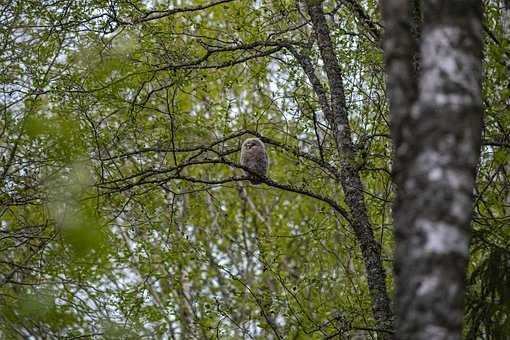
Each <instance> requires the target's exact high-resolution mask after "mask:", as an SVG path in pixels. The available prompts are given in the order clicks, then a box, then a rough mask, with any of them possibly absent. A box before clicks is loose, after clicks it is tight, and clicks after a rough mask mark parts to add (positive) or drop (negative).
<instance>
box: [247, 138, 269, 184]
mask: <svg viewBox="0 0 510 340" xmlns="http://www.w3.org/2000/svg"><path fill="white" fill-rule="evenodd" d="M268 163H269V160H268V158H267V153H266V148H265V147H264V143H262V141H261V140H260V139H258V138H248V139H247V140H245V141H244V143H243V145H242V146H241V165H242V166H245V167H247V168H248V169H250V170H251V171H253V172H254V173H257V174H259V175H261V176H266V173H267V166H268ZM246 176H248V177H251V178H250V182H251V183H252V184H260V183H262V181H261V180H259V179H257V178H255V176H253V175H251V174H250V173H246Z"/></svg>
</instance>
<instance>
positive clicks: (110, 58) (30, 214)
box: [0, 0, 510, 339]
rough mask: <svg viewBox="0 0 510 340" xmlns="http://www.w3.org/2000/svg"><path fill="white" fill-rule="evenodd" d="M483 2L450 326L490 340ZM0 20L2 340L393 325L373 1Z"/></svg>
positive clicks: (499, 324) (358, 330) (387, 144)
mask: <svg viewBox="0 0 510 340" xmlns="http://www.w3.org/2000/svg"><path fill="white" fill-rule="evenodd" d="M410 3H413V4H414V3H418V1H410ZM415 14H416V15H417V17H418V19H417V20H418V22H420V21H421V20H425V21H426V20H427V15H425V16H423V15H422V14H421V13H420V12H419V11H418V12H416V13H415ZM483 15H484V19H483V33H484V34H483V56H482V62H483V82H482V84H483V86H482V91H483V96H482V101H481V102H482V103H483V131H482V145H481V156H480V159H479V162H478V167H477V176H476V184H475V188H474V192H473V198H474V207H473V212H472V214H471V213H470V211H465V210H466V209H464V211H463V212H464V213H465V214H467V215H468V216H471V217H472V221H471V228H470V230H471V232H470V234H471V242H470V246H469V252H470V257H469V263H468V273H467V278H466V280H467V281H466V284H467V287H466V294H465V313H464V314H465V325H464V335H465V336H466V337H467V338H469V339H475V338H477V339H478V338H480V339H503V338H505V337H507V336H508V335H509V334H510V290H509V289H508V287H510V274H509V273H510V250H509V249H510V247H509V246H510V228H509V225H510V180H509V178H510V175H509V173H510V156H509V147H510V82H509V79H510V47H509V46H510V4H509V3H508V1H503V0H494V1H493V0H490V1H484V2H483ZM429 17H431V16H430V14H429ZM0 23H1V24H0V37H1V38H0V68H1V72H0V98H1V99H0V108H1V109H0V115H1V119H0V121H1V123H0V141H1V143H0V148H1V149H0V150H1V151H0V154H1V159H0V180H1V187H0V188H1V191H0V209H1V210H0V228H1V229H0V273H1V275H0V319H1V320H2V322H1V326H0V334H2V337H5V338H7V339H10V338H60V337H62V338H70V339H71V338H80V337H83V338H87V337H89V338H108V339H109V338H111V339H115V338H122V339H129V338H133V339H135V338H136V339H138V338H171V339H194V338H198V339H229V338H232V339H238V338H247V339H252V338H259V339H265V338H275V339H287V338H288V339H333V338H355V337H360V338H372V339H385V338H390V337H391V336H392V334H393V332H394V330H393V326H392V321H393V315H392V313H393V311H392V310H393V307H392V302H391V301H393V297H394V294H395V289H394V287H395V284H394V274H393V266H394V262H395V256H396V254H395V252H394V250H395V236H394V230H395V222H394V218H393V216H392V207H393V204H394V201H395V193H396V187H397V185H396V184H398V180H397V181H395V180H394V175H395V174H394V164H395V163H394V157H393V147H394V146H395V144H394V141H392V135H391V129H390V125H391V124H390V121H391V117H390V116H391V115H390V107H389V104H388V98H390V93H389V92H390V90H391V89H390V88H389V86H388V74H387V72H386V71H385V59H384V57H385V53H386V51H384V48H385V46H387V45H385V44H383V35H384V31H385V29H387V27H385V24H384V23H383V20H382V19H381V11H380V8H379V7H378V2H377V1H374V0H361V1H355V0H345V1H325V2H322V1H313V0H308V1H287V0H278V1H258V0H257V1H248V0H209V1H198V0H193V1H170V0H161V1H160V0H155V1H138V0H115V1H103V0H88V1H84V0H80V1H71V0H53V1H46V0H44V1H38V0H29V1H25V0H7V1H6V2H5V3H4V4H1V5H0ZM409 30H410V32H412V36H413V37H414V38H415V39H417V40H419V39H420V34H425V32H419V31H418V30H413V27H409ZM415 62H416V63H420V61H419V60H415ZM418 69H419V67H418ZM460 85H462V84H460ZM460 85H459V86H460ZM249 137H258V138H259V139H260V140H262V141H263V142H264V144H265V146H266V150H267V151H268V155H269V163H270V165H269V173H268V176H267V177H263V178H261V180H262V182H263V184H261V185H258V186H253V185H250V184H249V182H248V181H246V179H247V178H246V175H245V174H244V172H243V170H246V169H243V166H241V165H240V162H239V157H240V154H239V152H240V148H241V144H242V142H243V141H244V140H245V139H246V138H249ZM417 143H420V141H419V140H418V141H417ZM438 199H440V198H438ZM423 204H426V203H423Z"/></svg>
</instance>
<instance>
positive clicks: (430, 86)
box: [381, 0, 482, 340]
mask: <svg viewBox="0 0 510 340" xmlns="http://www.w3.org/2000/svg"><path fill="white" fill-rule="evenodd" d="M422 6H423V8H422V13H423V24H422V27H421V41H420V72H419V73H417V72H416V70H415V65H413V58H412V56H413V54H414V52H415V50H414V46H415V41H414V40H413V37H412V34H411V32H410V30H409V28H410V27H412V24H413V19H412V14H411V13H412V9H411V8H410V1H407V0H383V1H382V2H381V7H382V12H383V20H384V24H385V42H384V53H385V61H386V70H387V74H388V91H389V94H390V111H391V124H392V138H393V142H394V151H395V160H394V173H395V182H396V185H397V198H396V201H395V205H394V220H395V229H396V230H395V237H396V253H395V278H396V301H395V302H396V318H397V334H396V338H398V339H417V340H419V339H427V340H429V339H460V338H461V336H462V323H463V315H464V305H463V298H464V291H465V284H464V280H465V273H466V265H467V260H468V245H469V231H470V219H471V210H472V202H473V197H472V196H473V188H474V184H475V172H476V165H477V162H478V158H479V149H480V138H481V130H482V126H481V120H482V105H481V43H482V42H481V27H482V25H481V19H482V8H481V1H478V0H464V1H437V0H425V1H422Z"/></svg>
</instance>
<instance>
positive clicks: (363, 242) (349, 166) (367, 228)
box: [301, 0, 393, 339]
mask: <svg viewBox="0 0 510 340" xmlns="http://www.w3.org/2000/svg"><path fill="white" fill-rule="evenodd" d="M307 7H308V14H309V15H310V18H311V20H312V24H313V29H314V31H315V34H316V38H317V43H318V45H319V51H320V55H321V58H322V60H323V62H324V70H325V71H326V74H327V78H328V81H329V85H330V90H331V99H330V103H331V104H330V106H328V105H329V104H328V103H327V101H326V100H325V99H323V98H324V91H322V88H321V85H320V84H319V82H318V80H317V79H316V77H315V76H314V74H313V69H310V65H309V64H306V63H303V62H301V64H302V66H303V68H304V69H305V73H307V75H308V77H309V78H310V81H311V82H312V84H313V83H315V84H316V86H314V89H315V90H316V91H315V92H317V95H318V97H319V99H321V97H322V100H320V102H321V105H322V106H323V107H322V109H323V112H324V113H325V115H326V119H327V121H328V123H329V125H330V127H331V129H332V131H333V134H334V137H335V142H336V145H337V149H338V153H339V156H340V159H341V167H342V170H341V175H340V183H341V185H342V189H343V191H344V195H345V200H346V203H347V205H348V207H349V209H350V213H351V216H352V218H351V223H352V228H353V230H354V233H355V235H356V238H357V240H358V243H359V246H360V248H361V252H362V256H363V261H364V264H365V270H366V274H367V281H368V288H369V290H370V295H371V298H372V312H373V315H374V319H375V320H376V322H377V327H378V328H379V329H383V330H387V331H391V330H392V328H393V327H392V324H393V323H392V320H393V316H392V311H391V305H390V299H389V298H388V293H387V288H386V272H385V270H384V267H383V265H382V260H381V247H380V245H379V244H378V242H377V241H376V239H375V237H374V232H373V229H372V225H371V223H370V221H369V219H368V214H367V208H366V205H365V201H364V198H363V184H362V182H361V178H360V174H359V172H358V169H357V167H356V163H355V157H354V156H355V152H354V148H353V144H352V139H351V130H350V127H349V120H348V113H347V105H346V102H345V95H344V85H343V80H342V72H341V69H340V65H339V63H338V60H337V57H336V54H335V50H334V47H333V43H332V41H331V37H330V34H329V28H328V25H327V22H326V18H325V15H324V12H323V9H322V3H321V1H313V0H311V1H307ZM317 89H319V91H317ZM380 337H381V338H383V339H384V338H389V337H390V336H389V333H385V332H381V333H380Z"/></svg>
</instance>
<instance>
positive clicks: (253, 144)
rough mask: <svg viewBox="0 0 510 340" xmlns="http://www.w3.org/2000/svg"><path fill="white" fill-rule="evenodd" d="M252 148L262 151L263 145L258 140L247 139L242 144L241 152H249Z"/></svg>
mask: <svg viewBox="0 0 510 340" xmlns="http://www.w3.org/2000/svg"><path fill="white" fill-rule="evenodd" d="M252 148H256V149H257V148H262V149H264V143H262V141H261V140H260V139H258V138H248V139H247V140H245V141H244V142H243V146H242V149H243V150H250V149H252Z"/></svg>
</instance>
